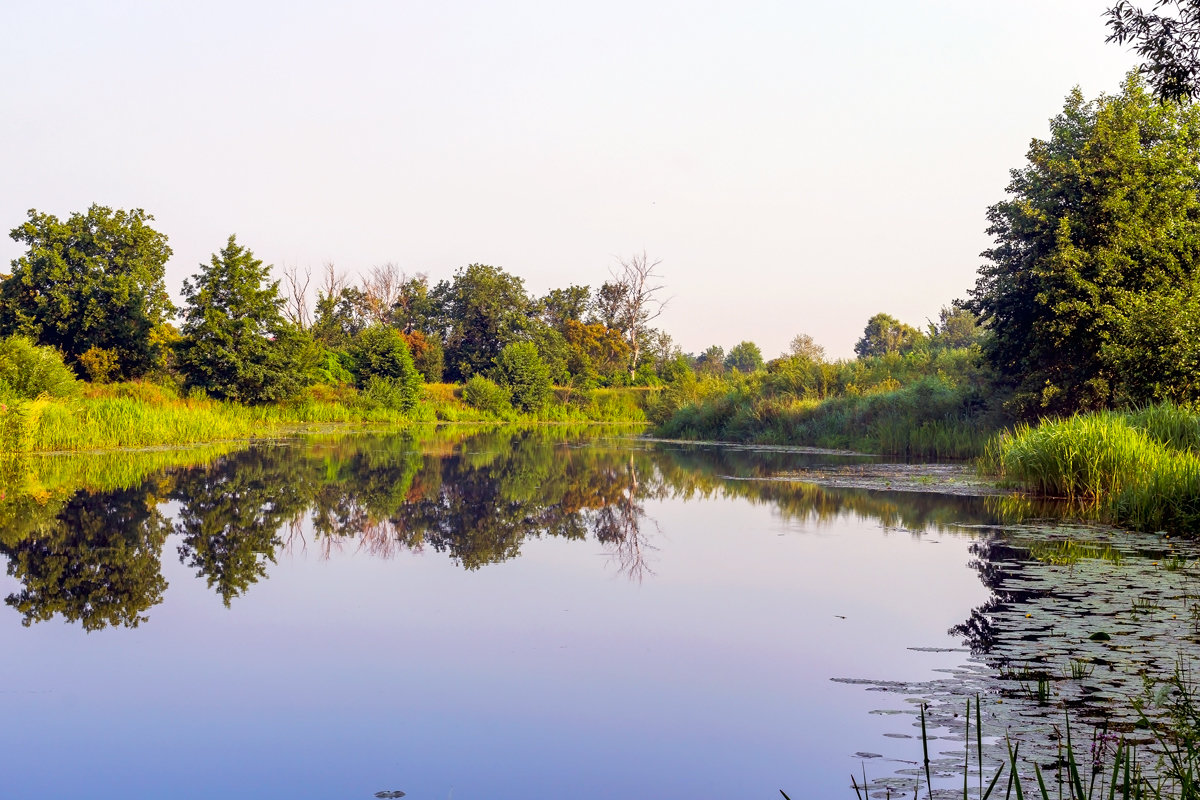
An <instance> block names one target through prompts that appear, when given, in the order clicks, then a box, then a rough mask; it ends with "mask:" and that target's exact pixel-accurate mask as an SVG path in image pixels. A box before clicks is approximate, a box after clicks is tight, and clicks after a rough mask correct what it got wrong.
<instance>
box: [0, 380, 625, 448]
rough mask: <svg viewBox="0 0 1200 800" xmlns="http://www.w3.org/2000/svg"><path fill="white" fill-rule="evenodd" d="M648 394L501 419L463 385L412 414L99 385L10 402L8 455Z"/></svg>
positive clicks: (312, 395)
mask: <svg viewBox="0 0 1200 800" xmlns="http://www.w3.org/2000/svg"><path fill="white" fill-rule="evenodd" d="M646 402H647V394H646V393H645V392H643V391H638V390H620V389H615V390H614V389H609V390H595V391H587V392H580V391H572V390H568V389H559V390H556V392H555V396H554V398H553V399H552V401H551V402H550V403H549V404H548V405H547V406H546V408H545V409H543V410H542V411H541V412H540V413H538V414H518V413H516V412H511V411H510V412H507V413H503V414H493V413H489V412H484V411H480V410H479V409H475V408H472V407H470V406H468V405H467V404H465V403H464V402H463V401H462V399H461V392H460V389H459V387H455V386H453V385H448V384H432V385H430V386H427V387H425V391H424V393H423V396H422V398H421V400H420V401H419V402H418V403H417V405H416V407H415V408H413V409H411V410H410V411H408V412H402V411H400V410H397V409H392V408H387V407H384V406H380V405H377V404H372V403H371V402H370V400H369V398H366V397H365V396H364V395H362V394H360V393H359V392H356V391H355V390H354V389H352V388H348V387H326V386H322V387H312V388H311V389H310V390H309V391H307V392H305V393H304V394H302V395H301V396H299V397H298V398H296V399H295V400H292V401H290V402H287V403H281V404H273V405H265V406H244V405H240V404H238V403H228V402H221V401H218V400H212V399H209V398H205V397H201V396H187V397H185V396H180V395H179V394H178V393H177V392H175V391H174V390H173V389H171V388H170V387H166V386H161V385H157V384H153V383H144V382H135V383H123V384H113V385H106V386H98V385H93V386H90V387H88V388H87V390H86V391H84V392H83V393H82V395H81V396H78V397H59V398H47V397H39V398H37V399H35V400H25V401H19V400H9V401H4V402H0V452H8V453H31V452H63V451H82V450H111V449H120V448H143V447H159V446H178V445H187V444H197V443H203V442H219V441H224V440H233V439H247V438H251V437H260V436H272V435H279V434H281V433H285V432H288V431H290V430H294V429H296V428H298V427H302V426H310V425H321V424H337V425H345V424H362V425H386V426H393V427H395V426H406V425H409V424H412V423H417V422H439V421H449V422H492V423H494V422H519V423H540V422H630V423H639V422H643V421H644V420H645V414H644V412H643V411H642V408H643V406H644V404H645V403H646Z"/></svg>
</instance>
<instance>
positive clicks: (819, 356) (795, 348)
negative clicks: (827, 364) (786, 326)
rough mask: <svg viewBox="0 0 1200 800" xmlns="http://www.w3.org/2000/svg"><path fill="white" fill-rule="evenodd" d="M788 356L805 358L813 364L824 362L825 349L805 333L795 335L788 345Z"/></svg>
mask: <svg viewBox="0 0 1200 800" xmlns="http://www.w3.org/2000/svg"><path fill="white" fill-rule="evenodd" d="M788 354H790V355H792V356H795V357H796V358H805V359H808V360H809V361H811V362H813V363H814V364H816V363H819V362H821V361H824V360H825V348H824V347H822V346H821V345H819V344H817V342H816V340H814V339H813V337H811V336H809V335H808V334H807V333H797V334H796V335H795V336H793V337H792V341H791V342H790V343H789V344H788Z"/></svg>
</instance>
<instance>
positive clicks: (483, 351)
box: [433, 264, 530, 380]
mask: <svg viewBox="0 0 1200 800" xmlns="http://www.w3.org/2000/svg"><path fill="white" fill-rule="evenodd" d="M433 300H434V302H435V303H436V307H437V310H438V311H437V313H438V323H437V324H438V328H439V329H440V331H441V332H442V334H443V341H444V347H445V351H446V376H447V377H449V378H451V379H453V380H465V379H466V378H469V377H470V376H472V375H474V374H476V373H478V372H484V371H486V370H488V369H489V368H490V367H491V366H492V362H493V359H495V357H496V356H498V355H499V354H500V350H501V349H502V348H503V347H504V345H506V344H508V343H509V342H511V341H514V340H515V339H516V338H517V335H518V334H519V333H520V332H522V331H524V330H525V328H526V323H527V320H528V314H529V309H530V302H529V297H528V295H527V294H526V293H525V284H524V282H523V281H522V280H521V279H520V278H518V277H516V276H514V275H510V274H509V273H507V272H505V271H504V270H502V269H500V268H498V267H491V266H488V265H486V264H471V265H469V266H467V267H464V268H462V269H460V270H458V272H456V273H455V274H454V280H453V281H450V282H447V281H441V282H440V283H439V284H438V285H437V286H436V287H435V288H434V290H433Z"/></svg>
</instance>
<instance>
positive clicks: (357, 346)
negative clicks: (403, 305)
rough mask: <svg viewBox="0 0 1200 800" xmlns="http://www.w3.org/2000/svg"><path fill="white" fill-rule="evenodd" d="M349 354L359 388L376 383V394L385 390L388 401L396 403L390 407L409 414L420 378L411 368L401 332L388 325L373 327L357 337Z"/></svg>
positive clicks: (418, 391) (418, 387)
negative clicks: (351, 355) (351, 357)
mask: <svg viewBox="0 0 1200 800" xmlns="http://www.w3.org/2000/svg"><path fill="white" fill-rule="evenodd" d="M352 352H353V356H354V362H355V372H356V374H357V376H358V381H357V382H358V385H359V386H360V387H364V388H365V387H367V386H368V385H370V384H371V382H372V380H375V381H376V384H375V393H376V394H380V393H383V392H385V391H386V393H387V397H388V398H389V402H393V403H398V405H396V406H391V405H389V406H388V407H389V408H392V407H395V408H399V409H401V410H404V411H408V410H410V409H411V408H412V407H413V406H414V405H415V404H416V402H417V398H418V397H419V396H420V394H421V375H420V373H418V372H417V369H416V367H415V366H413V360H412V356H411V355H410V354H409V352H408V345H407V344H406V343H405V341H404V336H403V335H402V334H401V333H400V331H398V330H396V329H395V328H393V327H391V326H389V325H383V324H375V325H372V326H371V327H369V328H367V329H366V330H364V331H363V332H362V333H360V334H359V335H358V338H357V340H356V341H355V343H354V347H353V350H352ZM379 381H383V382H384V383H380V382H379ZM385 384H386V386H385ZM380 396H382V395H380Z"/></svg>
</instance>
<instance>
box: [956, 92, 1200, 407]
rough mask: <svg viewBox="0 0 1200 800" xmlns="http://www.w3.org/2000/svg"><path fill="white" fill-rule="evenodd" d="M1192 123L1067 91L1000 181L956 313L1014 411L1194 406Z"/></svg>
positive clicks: (1199, 154)
mask: <svg viewBox="0 0 1200 800" xmlns="http://www.w3.org/2000/svg"><path fill="white" fill-rule="evenodd" d="M1198 114H1200V110H1198V109H1196V108H1194V107H1191V106H1188V105H1178V104H1174V103H1162V102H1158V101H1156V100H1155V98H1153V97H1152V96H1151V94H1150V93H1149V92H1148V91H1147V89H1146V86H1145V84H1144V83H1143V81H1142V80H1141V79H1140V78H1138V77H1137V76H1136V75H1131V76H1130V77H1129V78H1128V79H1127V80H1126V82H1125V84H1124V86H1123V87H1122V90H1121V93H1120V94H1118V95H1114V96H1101V97H1100V98H1098V99H1097V100H1094V101H1086V100H1085V99H1084V98H1083V96H1082V94H1081V93H1080V92H1079V91H1078V90H1075V91H1073V92H1072V93H1071V94H1070V95H1069V96H1068V97H1067V101H1066V104H1065V106H1064V108H1063V111H1062V113H1061V114H1059V115H1058V116H1056V117H1055V118H1054V119H1053V120H1051V123H1050V136H1049V138H1047V139H1044V140H1042V139H1035V140H1034V141H1033V143H1032V144H1031V145H1030V148H1029V152H1028V155H1027V163H1026V165H1025V166H1023V167H1021V168H1020V169H1015V170H1013V171H1012V180H1011V182H1010V183H1009V186H1008V191H1009V197H1008V198H1007V199H1005V200H1003V201H1001V202H999V203H997V204H996V205H994V206H992V207H991V208H990V209H989V211H988V220H989V222H990V223H991V224H990V227H989V228H988V233H989V234H990V235H991V236H993V237H994V240H995V244H994V246H993V247H991V248H990V249H988V250H987V251H985V252H984V253H983V256H984V258H986V259H987V261H986V263H985V264H984V265H983V266H982V267H981V268H980V275H979V279H978V281H977V283H976V285H975V288H974V289H973V290H972V291H971V301H970V303H969V304H968V305H969V307H970V309H971V310H972V311H974V312H976V313H978V314H979V315H980V318H981V321H982V322H983V323H984V325H985V326H987V328H988V329H989V335H988V336H987V337H986V338H985V339H984V342H983V351H984V355H985V356H986V358H987V360H988V361H989V363H990V364H991V365H992V367H993V368H994V369H995V370H996V372H997V373H998V375H999V376H1000V379H1001V381H1002V382H1004V383H1006V384H1007V385H1008V386H1009V387H1010V388H1011V389H1012V390H1013V392H1014V404H1015V407H1016V408H1017V409H1018V410H1020V411H1023V412H1025V413H1045V412H1059V411H1073V410H1076V409H1080V408H1097V407H1103V406H1111V405H1119V404H1124V403H1144V402H1149V401H1153V400H1160V399H1168V398H1170V399H1176V400H1183V401H1191V400H1195V399H1198V398H1200V386H1196V385H1195V383H1194V375H1195V374H1196V367H1197V366H1198V365H1200V338H1198V336H1197V334H1200V321H1198V320H1200V316H1198V315H1197V310H1198V308H1197V307H1198V300H1197V298H1198V297H1200V194H1198V190H1200V116H1198ZM1184 372H1186V373H1187V375H1184V374H1183V373H1184Z"/></svg>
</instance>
